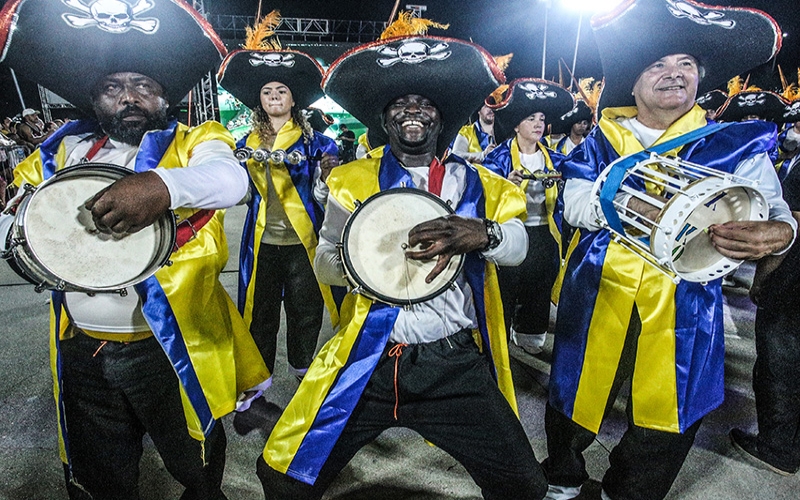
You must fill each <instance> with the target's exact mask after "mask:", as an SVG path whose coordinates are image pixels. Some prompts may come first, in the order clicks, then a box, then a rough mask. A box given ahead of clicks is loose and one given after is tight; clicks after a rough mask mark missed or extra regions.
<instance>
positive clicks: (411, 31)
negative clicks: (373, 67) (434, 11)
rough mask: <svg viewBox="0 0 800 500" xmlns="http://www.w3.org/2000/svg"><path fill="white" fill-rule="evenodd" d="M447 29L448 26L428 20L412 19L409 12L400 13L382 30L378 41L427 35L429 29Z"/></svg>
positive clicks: (412, 15)
mask: <svg viewBox="0 0 800 500" xmlns="http://www.w3.org/2000/svg"><path fill="white" fill-rule="evenodd" d="M449 27H450V25H449V24H440V23H437V22H435V21H431V20H430V19H422V18H420V17H414V14H412V13H411V12H410V11H409V12H401V13H400V14H399V15H398V16H397V20H396V21H394V22H393V23H392V24H390V25H389V26H387V27H386V29H385V30H383V33H381V36H380V38H379V40H386V39H387V38H394V37H396V36H407V35H424V34H426V33H428V29H430V28H439V29H443V30H446V29H447V28H449Z"/></svg>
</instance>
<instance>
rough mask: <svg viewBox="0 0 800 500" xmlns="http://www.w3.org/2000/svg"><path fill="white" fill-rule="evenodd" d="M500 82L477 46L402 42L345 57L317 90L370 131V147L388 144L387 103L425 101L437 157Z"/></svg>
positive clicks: (426, 39) (433, 40)
mask: <svg viewBox="0 0 800 500" xmlns="http://www.w3.org/2000/svg"><path fill="white" fill-rule="evenodd" d="M504 81H505V76H504V75H503V72H502V71H500V69H499V68H498V67H497V64H496V63H495V61H494V58H493V57H492V56H491V55H490V54H489V53H488V52H486V50H484V49H483V48H482V47H479V46H478V45H475V44H473V43H469V42H465V41H462V40H457V39H454V38H443V37H433V36H407V37H397V38H390V39H386V40H379V41H376V42H371V43H367V44H364V45H361V46H358V47H356V48H354V49H351V50H350V51H348V52H346V53H344V54H343V55H342V56H341V57H339V58H338V59H337V60H336V61H334V62H333V63H332V64H331V66H330V67H329V68H328V71H327V73H326V74H325V77H324V79H323V82H322V88H323V90H324V91H325V93H326V94H327V95H328V96H329V97H330V98H331V99H333V100H334V101H336V103H337V104H339V105H340V106H341V107H343V108H344V109H346V110H347V111H348V112H349V113H350V114H351V115H353V116H354V117H355V118H356V119H357V120H358V121H360V122H361V123H363V124H364V125H365V126H366V127H367V128H368V129H369V131H370V143H371V144H375V143H377V144H385V143H386V142H388V138H387V135H386V131H385V130H384V128H383V119H382V116H383V110H384V108H385V107H386V105H387V104H389V102H390V101H392V100H393V99H395V98H397V97H400V96H403V95H407V94H418V95H421V96H424V97H426V98H428V99H430V100H431V101H433V102H434V103H435V104H436V107H437V108H438V109H439V113H440V114H441V116H442V125H443V127H442V132H441V133H440V134H439V140H438V144H437V151H436V152H437V154H439V155H441V154H442V153H443V152H444V151H445V149H446V148H447V146H448V145H449V144H450V141H451V140H452V139H453V138H454V137H455V136H456V134H457V133H458V130H459V129H460V128H461V126H462V125H463V124H464V123H465V122H466V121H467V119H468V118H469V115H470V114H471V113H472V112H473V111H474V110H475V109H477V108H478V107H479V106H480V105H481V103H482V102H483V100H484V99H485V98H486V96H487V95H489V93H490V92H491V91H492V90H494V89H496V88H497V86H498V85H500V84H501V83H503V82H504ZM373 136H375V142H374V143H373V142H372V141H373V139H372V137H373Z"/></svg>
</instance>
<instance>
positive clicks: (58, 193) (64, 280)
mask: <svg viewBox="0 0 800 500" xmlns="http://www.w3.org/2000/svg"><path fill="white" fill-rule="evenodd" d="M131 173H132V172H131V171H129V170H127V169H125V168H122V167H119V166H116V165H106V164H98V163H90V164H84V165H79V166H76V167H70V168H67V169H64V170H61V171H59V172H57V173H56V174H55V175H54V176H53V177H51V178H50V179H48V180H47V181H45V182H43V183H42V184H40V185H39V186H38V187H37V188H36V190H35V191H34V192H33V193H32V194H31V195H29V198H28V199H27V200H26V201H23V202H22V204H21V205H20V208H19V210H18V212H17V216H16V220H15V224H16V225H17V226H18V230H19V231H20V232H21V233H22V235H23V237H24V242H25V243H24V244H23V245H22V247H21V248H17V249H16V250H17V252H15V258H17V260H18V261H19V260H22V262H21V263H20V264H21V267H23V269H25V271H26V273H27V274H33V276H30V277H31V278H32V281H35V282H39V283H46V284H47V285H50V286H49V287H50V288H63V289H65V290H67V291H89V292H103V291H114V290H119V289H121V288H125V287H127V286H131V285H134V284H136V283H139V282H141V281H144V280H145V279H147V278H148V277H149V276H151V275H152V274H153V273H155V272H156V271H157V270H158V269H159V268H160V267H161V266H162V265H164V263H165V262H166V261H167V260H168V258H169V255H170V254H171V253H172V247H173V245H174V242H175V221H174V217H173V216H172V215H171V213H168V214H165V215H164V216H163V217H162V218H161V219H159V220H158V221H157V222H156V223H155V224H153V225H151V226H148V227H146V228H144V229H142V230H141V231H138V232H136V233H132V234H127V235H125V236H124V237H122V238H119V239H118V238H115V237H113V236H111V235H108V234H103V233H99V232H97V230H96V227H95V225H94V222H93V221H92V215H91V213H90V212H89V211H87V210H86V209H85V208H83V205H84V203H86V201H88V200H89V199H91V198H92V197H93V196H94V195H95V194H97V193H98V192H99V191H101V190H102V189H104V188H106V187H108V186H109V185H111V184H112V183H114V182H115V181H116V180H118V179H121V178H122V177H124V176H126V175H129V174H131Z"/></svg>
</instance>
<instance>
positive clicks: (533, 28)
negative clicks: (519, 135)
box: [0, 0, 800, 115]
mask: <svg viewBox="0 0 800 500" xmlns="http://www.w3.org/2000/svg"><path fill="white" fill-rule="evenodd" d="M53 1H57V0H53ZM411 1H415V0H411ZM84 2H85V3H86V4H90V3H91V2H90V0H84ZM563 2H564V0H550V4H551V7H550V9H549V10H547V9H546V8H545V3H544V2H542V1H540V0H503V1H496V0H493V1H489V0H418V3H419V4H421V5H426V6H427V10H426V11H425V13H424V17H427V18H429V19H432V20H434V21H437V22H440V23H450V29H448V30H447V31H442V30H431V31H430V34H432V35H442V36H449V37H454V38H461V39H471V40H472V41H474V42H475V43H477V44H479V45H482V46H483V47H485V48H486V49H487V50H488V51H489V52H490V53H492V54H494V55H503V54H507V53H509V52H513V53H514V58H513V60H512V61H511V65H510V66H509V68H508V69H507V70H506V74H507V76H508V78H509V79H512V78H520V77H531V76H533V77H540V76H541V73H542V46H543V40H544V28H545V17H547V62H546V67H545V76H546V78H549V79H558V68H559V60H560V59H561V60H563V61H564V62H565V64H566V65H567V66H571V65H572V59H573V53H574V50H575V41H576V35H577V30H578V22H579V18H580V17H581V16H580V15H579V13H577V12H575V11H571V10H568V9H566V8H565V7H564V6H563ZM5 3H6V0H0V5H2V4H5ZM204 3H205V8H206V10H207V11H208V12H209V13H210V14H239V15H249V16H254V15H255V14H256V12H257V9H258V5H259V2H258V0H205V2H204ZM407 3H410V2H408V1H401V2H400V7H401V9H402V8H403V7H405V5H406V4H407ZM705 3H708V4H715V5H726V6H746V7H753V8H757V9H761V10H763V11H765V12H767V13H768V14H770V15H771V16H772V17H774V18H775V20H776V21H777V22H778V24H779V25H780V26H781V28H782V29H783V31H784V33H785V34H787V36H785V38H784V43H783V49H782V50H781V52H780V53H779V54H778V57H777V61H776V63H777V65H780V66H781V67H782V68H783V70H784V72H785V74H786V76H787V78H789V80H790V82H796V81H797V70H798V68H799V67H800V15H798V9H797V6H798V0H724V1H723V0H717V1H714V0H706V2H705ZM394 4H395V2H394V0H338V1H320V0H272V1H264V2H263V4H262V9H263V13H266V12H268V11H270V10H272V9H279V10H280V11H281V14H282V15H283V16H284V17H303V18H320V19H353V20H372V21H386V20H387V19H388V18H389V15H390V14H391V11H392V8H393V6H394ZM545 14H547V15H546V16H545ZM591 14H592V13H591V12H586V13H584V14H583V16H582V22H581V26H582V29H581V33H580V43H579V47H578V57H577V64H576V68H575V76H576V77H578V78H581V77H586V76H593V77H596V78H599V77H601V76H602V70H601V68H600V64H599V59H598V55H597V50H596V48H595V45H594V39H593V36H592V30H591V25H590V17H591ZM730 50H731V51H735V50H736V47H731V49H730ZM723 57H724V56H723ZM742 76H746V75H742ZM564 78H565V79H566V78H568V75H567V72H566V71H565V72H564ZM750 81H751V83H753V84H756V85H759V86H761V87H762V88H770V89H777V90H779V87H780V83H779V80H778V77H777V69H776V68H775V64H774V63H773V62H769V63H767V64H765V65H763V66H762V67H760V68H757V69H755V70H753V72H752V75H751V80H750ZM567 83H568V82H567ZM23 84H24V85H25V86H26V92H25V95H26V101H28V100H30V101H33V103H34V105H35V104H36V103H37V100H36V96H37V94H36V91H35V86H34V87H33V90H30V85H29V83H27V82H23ZM29 94H30V97H28V95H29ZM17 108H19V101H18V99H17V98H16V91H15V90H14V87H13V84H11V79H10V78H9V72H8V69H7V68H5V67H0V114H2V115H7V114H14V113H19V112H20V111H21V109H17Z"/></svg>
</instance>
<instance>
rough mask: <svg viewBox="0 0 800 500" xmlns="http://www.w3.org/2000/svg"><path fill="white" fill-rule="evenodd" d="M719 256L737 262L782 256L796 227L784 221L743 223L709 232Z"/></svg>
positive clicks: (728, 223)
mask: <svg viewBox="0 0 800 500" xmlns="http://www.w3.org/2000/svg"><path fill="white" fill-rule="evenodd" d="M708 232H709V236H710V237H711V243H712V244H713V245H714V248H716V249H717V251H718V252H719V253H721V254H722V255H724V256H725V257H728V258H729V259H736V260H758V259H760V258H762V257H766V256H767V255H770V254H773V253H776V252H780V251H781V250H783V249H785V248H786V247H788V246H789V244H790V243H791V242H792V226H790V225H789V224H787V223H786V222H781V221H772V220H770V221H741V222H726V223H725V224H715V225H713V226H709V228H708Z"/></svg>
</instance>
